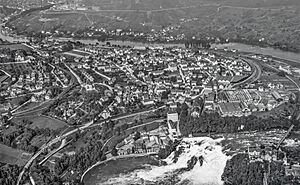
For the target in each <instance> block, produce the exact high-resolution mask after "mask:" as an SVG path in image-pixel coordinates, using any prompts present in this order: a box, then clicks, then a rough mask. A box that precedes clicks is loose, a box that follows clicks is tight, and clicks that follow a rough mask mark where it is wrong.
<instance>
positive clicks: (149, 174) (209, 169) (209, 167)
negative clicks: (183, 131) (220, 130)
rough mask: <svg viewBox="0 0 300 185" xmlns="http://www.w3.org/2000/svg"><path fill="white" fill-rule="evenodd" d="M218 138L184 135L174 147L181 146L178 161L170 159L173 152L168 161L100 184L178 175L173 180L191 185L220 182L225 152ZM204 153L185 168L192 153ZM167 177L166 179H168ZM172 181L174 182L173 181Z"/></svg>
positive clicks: (124, 183)
mask: <svg viewBox="0 0 300 185" xmlns="http://www.w3.org/2000/svg"><path fill="white" fill-rule="evenodd" d="M220 141H221V139H218V140H213V139H211V138H207V137H198V138H185V139H183V141H182V142H181V144H180V145H179V146H178V147H177V150H179V148H180V147H181V148H183V152H182V153H181V154H180V155H179V157H178V161H177V162H176V163H174V162H173V159H174V152H173V153H172V154H171V155H170V156H169V157H168V158H167V159H166V160H165V162H166V163H167V165H164V166H149V167H147V168H146V169H142V170H136V171H133V172H131V173H128V174H120V175H118V176H117V177H114V178H111V179H110V180H108V181H107V182H105V183H103V182H102V183H101V184H107V185H110V184H111V185H112V184H120V185H121V184H122V185H127V184H128V185H129V184H155V183H157V182H167V181H170V180H171V179H170V178H177V181H176V182H174V184H181V183H182V182H185V184H193V185H221V184H223V182H222V180H221V176H222V174H223V170H224V168H225V165H226V161H227V159H228V156H226V155H225V154H224V153H223V152H222V147H221V145H219V143H220ZM201 156H202V157H203V159H204V160H203V165H202V166H201V165H200V162H199V161H198V162H197V163H196V164H195V166H194V167H193V168H192V169H191V170H183V171H179V170H180V169H184V168H187V166H188V165H187V164H188V161H189V160H190V159H191V158H192V157H197V158H199V157H201ZM168 178H169V179H168ZM172 184H173V183H172Z"/></svg>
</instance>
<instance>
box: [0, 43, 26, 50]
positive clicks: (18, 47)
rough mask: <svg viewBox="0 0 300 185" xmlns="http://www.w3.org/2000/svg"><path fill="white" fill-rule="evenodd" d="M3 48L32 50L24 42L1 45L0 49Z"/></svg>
mask: <svg viewBox="0 0 300 185" xmlns="http://www.w3.org/2000/svg"><path fill="white" fill-rule="evenodd" d="M2 48H8V49H10V50H26V51H30V50H31V49H30V48H29V47H27V46H25V45H23V44H5V45H0V49H2Z"/></svg>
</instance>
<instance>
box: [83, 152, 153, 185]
mask: <svg viewBox="0 0 300 185" xmlns="http://www.w3.org/2000/svg"><path fill="white" fill-rule="evenodd" d="M151 155H153V154H135V155H124V156H116V157H112V158H109V159H107V160H105V161H99V162H97V163H96V164H94V165H93V166H91V167H90V168H89V169H87V170H86V171H85V172H84V173H83V175H82V176H81V182H84V184H85V185H94V184H95V182H97V183H99V182H104V181H107V180H108V179H109V178H110V177H111V176H116V175H119V174H121V173H129V172H132V171H134V170H137V169H143V168H145V164H148V165H158V164H159V162H158V161H157V160H155V159H154V158H151ZM104 165H105V166H104Z"/></svg>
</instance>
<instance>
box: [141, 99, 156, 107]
mask: <svg viewBox="0 0 300 185" xmlns="http://www.w3.org/2000/svg"><path fill="white" fill-rule="evenodd" d="M142 103H143V105H144V106H147V105H148V106H149V105H153V104H154V100H153V99H144V100H143V101H142Z"/></svg>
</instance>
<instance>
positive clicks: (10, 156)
mask: <svg viewBox="0 0 300 185" xmlns="http://www.w3.org/2000/svg"><path fill="white" fill-rule="evenodd" d="M30 156H31V155H30V154H28V153H26V152H24V151H22V150H18V149H14V148H11V147H8V146H6V145H3V144H0V162H3V163H8V164H17V165H20V166H22V165H24V164H25V163H26V162H27V161H28V160H29V158H30Z"/></svg>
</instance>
